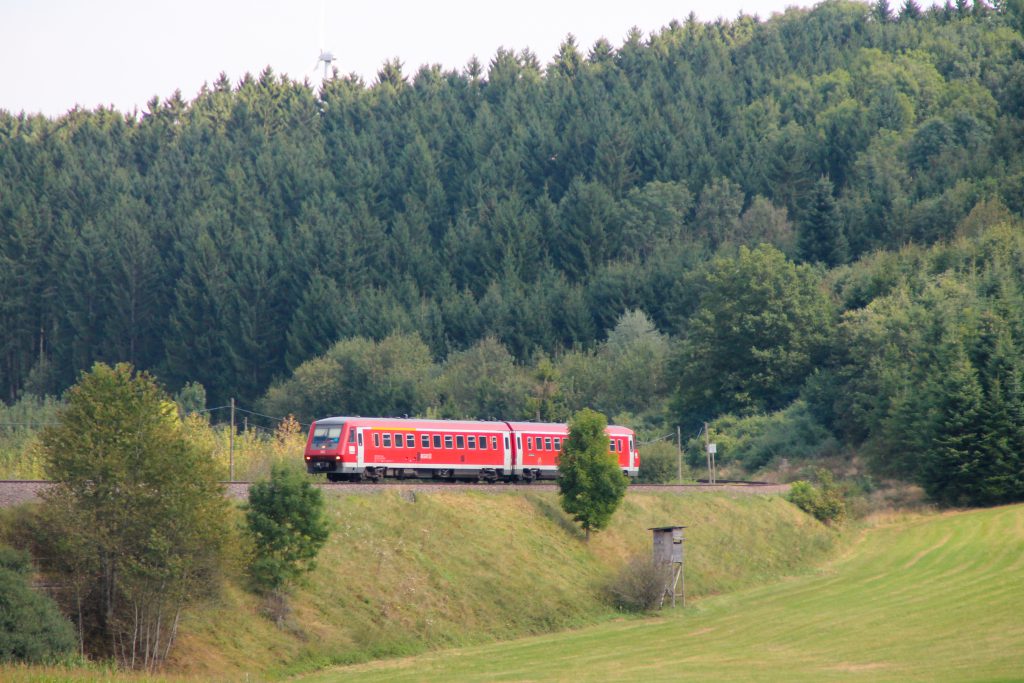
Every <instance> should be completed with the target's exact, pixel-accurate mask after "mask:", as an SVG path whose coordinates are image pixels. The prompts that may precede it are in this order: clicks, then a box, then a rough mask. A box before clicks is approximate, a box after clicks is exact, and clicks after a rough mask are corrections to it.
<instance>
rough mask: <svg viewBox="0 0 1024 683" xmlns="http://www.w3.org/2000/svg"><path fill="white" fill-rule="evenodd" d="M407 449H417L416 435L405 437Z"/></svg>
mask: <svg viewBox="0 0 1024 683" xmlns="http://www.w3.org/2000/svg"><path fill="white" fill-rule="evenodd" d="M405 447H406V448H416V435H415V434H406V435H405Z"/></svg>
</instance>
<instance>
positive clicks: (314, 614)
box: [173, 487, 834, 678]
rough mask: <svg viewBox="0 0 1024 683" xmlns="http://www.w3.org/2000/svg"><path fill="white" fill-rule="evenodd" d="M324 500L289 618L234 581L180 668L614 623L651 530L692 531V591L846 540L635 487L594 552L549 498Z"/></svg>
mask: <svg viewBox="0 0 1024 683" xmlns="http://www.w3.org/2000/svg"><path fill="white" fill-rule="evenodd" d="M327 504H328V511H329V514H330V518H331V523H332V529H333V531H332V535H331V539H330V541H329V542H328V545H327V546H326V547H325V548H324V550H323V552H322V553H321V555H320V559H319V566H318V568H317V569H316V571H315V572H314V573H313V574H312V575H311V577H310V580H309V582H308V585H307V586H305V587H303V588H301V589H299V590H298V591H296V592H295V594H294V595H293V596H292V597H291V599H290V600H289V611H287V612H286V613H283V614H281V613H278V614H276V615H269V614H265V613H263V612H265V610H266V607H265V606H264V605H263V604H261V603H260V601H259V600H258V599H257V598H255V597H253V596H251V595H250V594H248V593H246V592H244V591H243V590H241V589H238V588H232V589H231V590H229V592H228V593H227V595H226V596H225V597H224V598H223V600H222V601H221V602H220V603H219V604H218V605H216V606H212V607H210V608H207V609H205V610H201V611H197V612H193V613H192V614H190V615H189V616H188V617H187V618H186V620H185V622H184V623H183V624H182V631H183V634H182V636H181V638H180V641H179V647H178V649H177V653H176V655H175V656H174V661H173V667H174V669H175V670H177V671H178V672H180V673H183V674H196V675H199V676H204V677H205V676H211V677H214V676H218V677H228V678H232V677H236V678H237V677H238V676H244V675H245V674H246V673H248V674H251V675H255V676H257V677H269V678H273V677H277V676H281V675H286V674H289V673H298V672H303V671H311V670H315V669H318V668H321V667H325V666H328V665H332V664H339V663H348V662H360V661H366V660H370V659H374V658H381V657H390V656H395V655H404V654H412V653H416V652H421V651H425V650H429V649H438V648H445V647H453V646H464V645H470V644H480V643H487V642H492V641H495V640H499V639H510V638H515V637H520V636H525V635H530V634H541V633H549V632H553V631H558V630H564V629H567V628H572V627H578V626H583V625H587V624H594V623H597V622H600V621H603V620H607V619H608V618H610V617H613V616H614V611H613V610H612V608H610V607H609V606H608V605H607V604H606V603H605V602H604V601H603V598H602V590H601V587H602V586H603V585H604V584H605V583H606V582H607V581H608V580H609V578H610V577H611V576H613V575H614V574H615V573H616V572H618V571H619V570H620V568H621V567H622V565H623V564H624V563H625V562H626V561H627V560H628V559H630V558H631V557H632V556H633V555H637V554H643V555H648V554H649V553H650V544H651V540H650V532H649V531H648V530H647V529H648V527H652V526H659V525H663V524H684V525H686V526H687V527H688V528H687V530H686V534H687V545H686V552H687V558H686V586H687V593H688V595H689V596H692V597H697V596H703V595H709V594H713V593H718V592H725V591H731V590H735V589H737V588H740V587H744V586H751V585H755V584H758V583H760V582H762V581H765V580H768V579H772V578H776V577H779V576H783V575H787V574H792V573H798V572H800V571H802V570H803V569H805V568H807V567H809V566H811V565H812V564H814V563H818V562H820V561H821V560H823V559H824V558H825V557H826V556H827V555H828V553H829V551H830V549H831V548H832V547H833V542H834V533H833V532H831V531H829V530H828V529H826V528H824V527H822V526H821V525H820V524H818V523H817V522H815V521H814V520H812V519H811V518H809V517H808V516H806V515H804V514H803V513H802V512H800V511H799V510H797V509H796V508H795V507H793V506H792V505H790V504H789V503H788V502H786V501H784V500H782V499H781V498H777V497H768V496H764V497H763V496H750V495H729V494H700V495H687V496H679V495H672V494H651V493H644V494H630V495H628V496H627V497H626V500H625V502H624V503H623V505H622V507H621V508H620V510H619V511H618V512H617V513H616V515H615V518H614V521H613V523H612V526H611V528H609V529H607V530H605V531H602V532H600V533H597V534H594V535H593V537H592V538H591V541H590V543H589V544H588V543H585V542H584V540H583V534H582V532H580V531H579V530H578V529H577V528H576V526H575V525H573V524H572V522H571V521H570V520H569V519H568V518H566V517H565V515H564V514H563V513H562V511H561V509H560V508H559V505H558V498H557V495H556V494H555V493H550V492H537V493H533V492H529V493H519V492H516V493H513V492H510V493H507V494H499V495H495V494H494V493H492V492H487V493H474V492H461V491H460V492H446V491H439V492H436V493H435V492H432V491H431V492H427V493H423V492H415V493H413V492H411V491H402V490H400V489H398V488H397V487H396V489H395V490H392V491H384V492H380V493H375V494H369V495H367V494H353V495H341V496H333V495H332V496H329V497H328V501H327ZM272 616H276V617H277V618H278V619H277V622H275V620H274V618H272Z"/></svg>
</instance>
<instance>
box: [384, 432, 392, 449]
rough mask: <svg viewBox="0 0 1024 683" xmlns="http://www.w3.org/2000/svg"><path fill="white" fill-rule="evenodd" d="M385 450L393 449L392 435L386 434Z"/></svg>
mask: <svg viewBox="0 0 1024 683" xmlns="http://www.w3.org/2000/svg"><path fill="white" fill-rule="evenodd" d="M384 448H391V435H390V434H385V435H384Z"/></svg>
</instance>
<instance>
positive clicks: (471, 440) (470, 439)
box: [466, 436, 476, 451]
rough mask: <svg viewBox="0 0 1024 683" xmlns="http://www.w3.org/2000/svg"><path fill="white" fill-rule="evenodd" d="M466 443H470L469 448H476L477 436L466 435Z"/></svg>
mask: <svg viewBox="0 0 1024 683" xmlns="http://www.w3.org/2000/svg"><path fill="white" fill-rule="evenodd" d="M466 443H467V444H469V448H470V449H471V450H474V451H475V450H476V437H475V436H467V437H466Z"/></svg>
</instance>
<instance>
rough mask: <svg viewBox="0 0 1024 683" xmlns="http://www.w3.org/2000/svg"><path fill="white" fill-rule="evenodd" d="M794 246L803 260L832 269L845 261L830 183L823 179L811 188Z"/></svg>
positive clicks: (845, 246) (843, 239)
mask: <svg viewBox="0 0 1024 683" xmlns="http://www.w3.org/2000/svg"><path fill="white" fill-rule="evenodd" d="M797 246H798V248H799V250H800V256H801V257H802V258H803V259H804V260H805V261H812V262H816V263H824V264H825V265H827V266H830V267H831V266H837V265H840V264H842V263H845V262H846V260H847V257H848V254H849V245H848V243H847V241H846V233H845V231H844V230H843V225H842V222H841V221H840V218H839V212H838V210H837V208H836V200H835V198H834V197H833V196H832V182H831V181H830V180H829V179H828V178H826V177H824V176H822V177H821V178H820V179H819V180H818V182H817V183H815V185H814V193H813V194H812V196H811V203H810V206H809V207H807V210H806V212H805V215H804V219H803V220H802V221H801V222H800V231H799V234H798V244H797Z"/></svg>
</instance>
